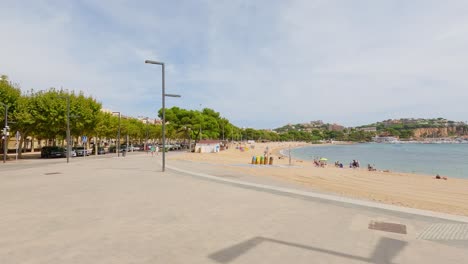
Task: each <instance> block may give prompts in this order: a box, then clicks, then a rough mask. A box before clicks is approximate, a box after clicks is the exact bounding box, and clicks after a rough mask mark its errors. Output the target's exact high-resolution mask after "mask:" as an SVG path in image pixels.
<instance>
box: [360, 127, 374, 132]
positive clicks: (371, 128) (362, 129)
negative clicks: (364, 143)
mask: <svg viewBox="0 0 468 264" xmlns="http://www.w3.org/2000/svg"><path fill="white" fill-rule="evenodd" d="M358 130H360V131H364V132H377V127H361V128H358Z"/></svg>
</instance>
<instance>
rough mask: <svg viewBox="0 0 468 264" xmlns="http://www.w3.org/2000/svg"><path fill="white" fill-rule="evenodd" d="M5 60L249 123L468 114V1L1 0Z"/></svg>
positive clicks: (26, 81)
mask: <svg viewBox="0 0 468 264" xmlns="http://www.w3.org/2000/svg"><path fill="white" fill-rule="evenodd" d="M0 8H1V14H2V15H1V16H0V32H1V34H2V41H0V73H2V74H7V75H9V76H10V78H11V79H12V80H14V81H15V82H17V83H19V84H20V86H21V87H22V88H23V89H25V90H26V89H31V88H33V89H35V90H41V89H47V88H49V87H58V88H59V87H63V88H65V89H73V90H82V91H84V92H85V93H86V94H88V95H92V96H94V97H95V98H97V99H98V100H99V101H101V102H102V103H103V106H104V108H108V109H112V110H113V111H121V112H122V113H124V114H126V115H132V116H155V113H156V111H157V110H158V109H159V108H160V106H161V69H160V67H159V66H155V65H147V64H144V60H146V59H152V60H158V61H164V62H165V63H166V87H167V92H168V93H175V94H181V95H182V98H180V99H179V98H168V99H167V100H166V101H167V105H168V107H171V106H178V107H182V108H188V109H200V105H201V107H209V108H213V109H215V110H216V111H219V112H220V113H221V114H222V115H223V116H225V117H226V118H228V119H229V120H231V121H232V122H233V123H234V124H236V125H238V126H241V127H255V128H275V127H279V126H281V125H284V124H286V123H299V122H308V121H310V120H316V119H322V120H324V121H325V122H337V123H340V124H344V125H347V126H353V125H361V124H366V123H371V122H375V121H380V120H384V119H388V118H400V117H446V118H449V119H453V120H458V121H465V120H468V113H467V110H466V107H465V105H466V100H467V98H468V89H467V85H468V80H467V79H466V78H465V76H466V72H467V67H466V66H467V61H468V49H467V48H466V47H468V16H466V14H467V13H468V2H467V1H450V0H448V1H430V0H429V1H417V0H414V1H403V0H391V1H390V0H388V1H384V0H382V1H372V0H368V1H364V0H355V1H346V0H342V1H333V0H326V1H325V0H320V1H319V0H317V1H314V0H308V1H307V0H303V1H301V0H298V1H260V0H259V1H247V0H245V1H234V0H232V1H221V0H219V1H216V0H212V1H211V0H199V1H197V0H192V1H188V0H187V1H124V0H115V1H111V0H101V1H90V0H82V1H22V0H17V1H3V0H0Z"/></svg>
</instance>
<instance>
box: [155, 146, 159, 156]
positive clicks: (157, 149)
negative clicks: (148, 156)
mask: <svg viewBox="0 0 468 264" xmlns="http://www.w3.org/2000/svg"><path fill="white" fill-rule="evenodd" d="M156 156H159V146H156Z"/></svg>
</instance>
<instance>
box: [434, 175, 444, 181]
mask: <svg viewBox="0 0 468 264" xmlns="http://www.w3.org/2000/svg"><path fill="white" fill-rule="evenodd" d="M434 179H437V180H447V177H441V176H440V175H439V174H437V175H436V176H435V178H434Z"/></svg>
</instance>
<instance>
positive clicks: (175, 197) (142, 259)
mask: <svg viewBox="0 0 468 264" xmlns="http://www.w3.org/2000/svg"><path fill="white" fill-rule="evenodd" d="M169 155H174V154H172V153H170V154H169ZM160 158H161V156H157V157H156V156H155V157H151V155H147V154H145V153H132V154H131V155H128V156H127V157H125V158H122V157H120V158H117V157H114V156H111V155H105V156H102V157H101V156H99V157H93V158H85V159H79V158H75V159H72V160H71V163H70V164H66V163H65V160H64V159H60V160H53V161H49V160H48V161H42V160H35V161H25V162H22V163H20V162H18V163H17V164H13V163H11V164H7V165H4V166H1V167H0V263H6V264H9V263H15V264H16V263H47V264H51V263H80V264H82V263H100V264H101V263H462V262H463V261H464V260H465V259H468V250H467V248H468V231H467V230H468V226H467V223H463V222H456V221H450V220H447V219H441V218H435V217H427V216H422V215H415V214H411V213H407V212H398V211H387V210H384V209H379V208H373V207H368V206H363V205H353V204H352V203H340V202H339V201H336V200H335V201H333V200H327V199H320V198H313V197H306V196H304V195H293V194H292V193H289V194H286V193H284V192H280V191H277V190H275V188H284V189H285V190H286V189H291V190H297V191H304V189H300V187H298V186H294V185H290V184H287V183H285V182H279V181H278V182H276V181H273V180H272V179H262V178H255V177H252V176H249V175H243V174H240V173H239V174H235V173H232V172H225V171H223V170H221V169H219V168H217V167H215V166H209V165H207V164H197V163H192V162H184V161H169V162H168V164H167V165H168V169H167V171H166V172H165V173H162V172H161V166H160V160H159V159H160ZM176 169H177V170H176ZM183 171H184V172H183ZM187 172H190V173H187ZM191 172H194V173H191ZM206 175H208V176H210V175H211V176H216V177H219V179H225V180H231V182H229V181H218V180H214V179H211V178H209V177H204V176H206ZM234 180H235V181H243V182H250V183H254V184H257V187H255V186H249V185H247V184H244V185H242V184H235V183H233V182H232V181H234ZM260 184H261V185H262V186H273V187H274V188H271V189H268V188H258V186H259V185H260ZM296 187H297V188H296ZM383 230H384V231H383Z"/></svg>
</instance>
